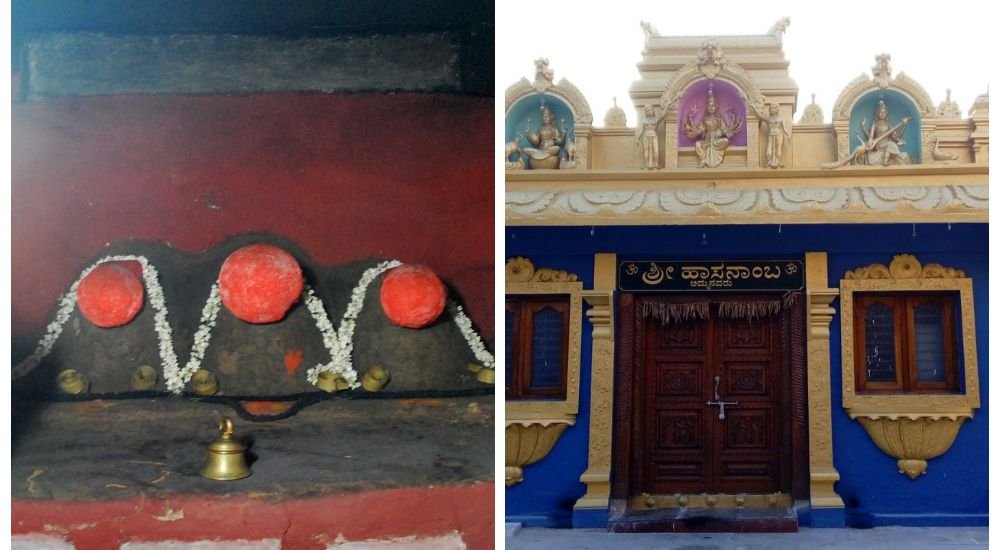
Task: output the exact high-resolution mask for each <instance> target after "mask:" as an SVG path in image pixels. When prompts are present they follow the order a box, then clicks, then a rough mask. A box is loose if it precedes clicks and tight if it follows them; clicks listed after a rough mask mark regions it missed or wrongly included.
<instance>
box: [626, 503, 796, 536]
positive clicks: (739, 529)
mask: <svg viewBox="0 0 1000 550" xmlns="http://www.w3.org/2000/svg"><path fill="white" fill-rule="evenodd" d="M798 525H799V524H798V516H797V515H796V514H795V510H794V509H792V508H790V507H781V508H668V509H657V510H638V511H629V512H626V513H625V514H622V515H620V516H618V517H613V518H611V519H610V520H609V521H608V531H611V532H612V533H725V532H730V533H793V532H795V531H798Z"/></svg>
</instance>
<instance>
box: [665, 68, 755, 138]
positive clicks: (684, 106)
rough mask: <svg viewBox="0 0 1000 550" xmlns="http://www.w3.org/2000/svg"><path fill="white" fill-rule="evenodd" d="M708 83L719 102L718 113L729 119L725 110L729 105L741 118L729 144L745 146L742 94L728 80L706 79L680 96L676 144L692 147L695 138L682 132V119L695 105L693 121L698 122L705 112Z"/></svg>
mask: <svg viewBox="0 0 1000 550" xmlns="http://www.w3.org/2000/svg"><path fill="white" fill-rule="evenodd" d="M710 85H711V86H712V94H713V95H714V96H715V101H716V103H718V104H719V114H721V115H722V117H723V119H725V120H726V121H727V122H728V121H729V120H730V116H729V113H728V112H727V111H728V110H729V106H730V105H731V106H732V107H733V109H735V110H736V114H737V115H739V116H740V117H741V118H743V128H740V131H739V132H738V133H737V134H736V135H735V136H732V137H731V138H729V145H733V146H745V145H746V144H747V125H746V118H747V106H746V102H745V101H743V94H741V93H740V90H739V89H738V88H737V87H736V86H733V85H732V84H730V83H728V82H723V81H721V80H708V79H704V80H699V81H697V82H695V83H694V84H692V85H690V86H688V89H687V90H685V91H684V97H682V98H681V101H680V104H679V105H678V110H677V146H678V147H694V142H695V140H693V139H690V138H688V137H687V134H685V133H684V119H685V118H686V117H687V113H688V111H690V110H691V107H692V106H697V107H698V113H697V114H696V115H694V121H695V123H698V121H700V120H701V117H702V116H703V115H704V114H705V102H706V101H707V100H708V87H709V86H710Z"/></svg>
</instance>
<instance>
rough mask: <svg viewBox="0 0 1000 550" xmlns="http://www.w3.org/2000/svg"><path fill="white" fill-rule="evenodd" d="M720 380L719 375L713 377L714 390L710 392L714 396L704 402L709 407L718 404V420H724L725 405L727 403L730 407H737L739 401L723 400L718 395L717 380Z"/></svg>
mask: <svg viewBox="0 0 1000 550" xmlns="http://www.w3.org/2000/svg"><path fill="white" fill-rule="evenodd" d="M721 381H722V378H721V377H719V376H716V377H715V390H713V392H712V393H713V394H714V396H715V399H714V400H713V401H706V402H705V404H706V405H708V406H709V407H711V406H712V405H718V406H719V420H725V419H726V405H729V406H730V407H738V406H739V404H740V402H739V401H723V400H722V398H721V397H719V382H721Z"/></svg>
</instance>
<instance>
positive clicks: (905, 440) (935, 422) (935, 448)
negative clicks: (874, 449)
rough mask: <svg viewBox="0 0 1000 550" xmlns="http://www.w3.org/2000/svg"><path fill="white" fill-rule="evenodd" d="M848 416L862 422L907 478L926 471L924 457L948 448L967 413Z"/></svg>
mask: <svg viewBox="0 0 1000 550" xmlns="http://www.w3.org/2000/svg"><path fill="white" fill-rule="evenodd" d="M850 416H851V418H853V419H854V420H857V421H858V422H860V423H861V425H862V426H864V428H865V431H866V432H868V436H869V437H871V438H872V441H873V442H875V445H877V446H878V448H879V449H882V452H884V453H885V454H887V455H889V456H892V457H895V458H896V459H897V461H896V465H897V466H899V473H901V474H906V475H907V476H909V477H910V479H916V478H917V476H920V475H923V474H926V473H927V461H928V460H929V459H931V458H934V457H937V456H941V455H943V454H944V453H946V452H947V451H948V449H950V448H951V445H952V443H954V442H955V437H956V436H958V429H959V427H961V425H962V422H964V421H966V420H967V419H970V418H972V413H971V411H970V412H969V413H968V414H962V413H959V414H951V415H940V414H910V415H897V414H864V413H853V414H851V415H850Z"/></svg>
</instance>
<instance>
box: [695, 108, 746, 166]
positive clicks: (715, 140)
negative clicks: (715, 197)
mask: <svg viewBox="0 0 1000 550" xmlns="http://www.w3.org/2000/svg"><path fill="white" fill-rule="evenodd" d="M697 112H698V107H697V106H692V107H691V110H690V112H688V114H687V116H686V117H684V124H683V130H684V133H685V134H687V137H688V138H690V139H695V140H697V141H695V144H694V150H695V152H696V153H697V154H698V159H699V160H700V161H701V163H700V164H699V165H698V167H699V168H703V167H706V166H707V167H709V168H715V167H717V166H719V165H720V164H722V161H723V160H724V159H725V156H726V149H727V148H728V147H729V138H730V137H732V136H733V135H735V134H736V133H738V132H739V131H740V129H741V128H743V118H742V117H740V116H739V115H737V114H736V110H735V109H734V108H733V107H732V106H731V105H730V106H729V109H728V110H727V112H728V113H729V116H730V117H731V118H730V121H729V122H726V120H725V119H724V118H723V116H722V115H721V114H719V106H718V103H716V100H715V95H714V94H713V93H712V89H711V88H709V89H708V100H706V102H705V114H704V115H702V117H701V120H699V121H698V123H697V124H695V122H694V115H695V114H697Z"/></svg>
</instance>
